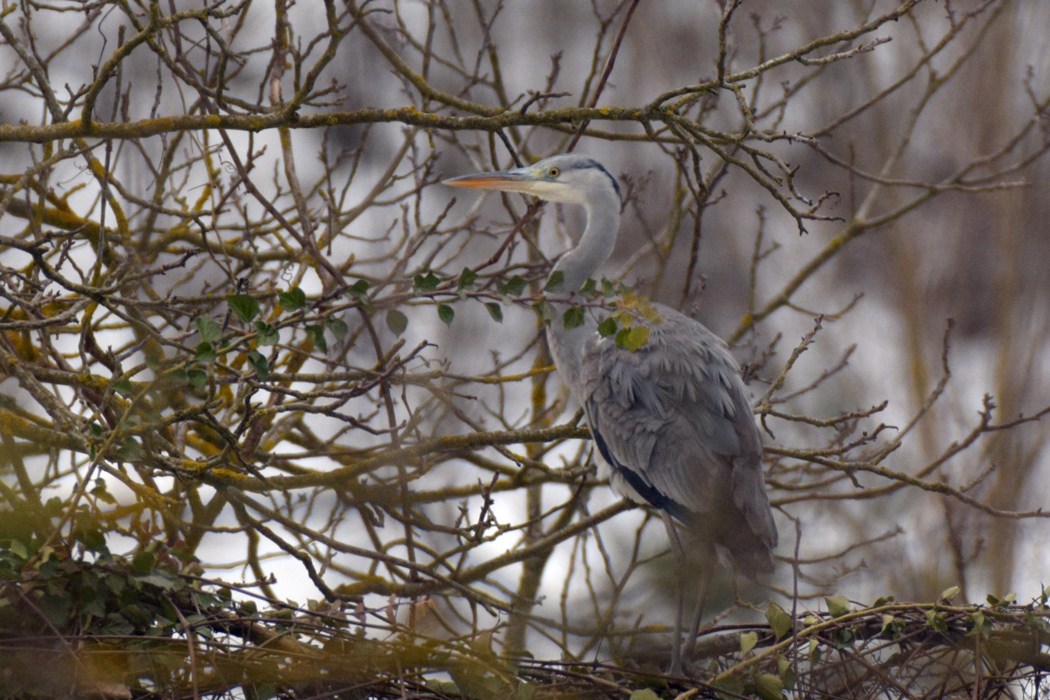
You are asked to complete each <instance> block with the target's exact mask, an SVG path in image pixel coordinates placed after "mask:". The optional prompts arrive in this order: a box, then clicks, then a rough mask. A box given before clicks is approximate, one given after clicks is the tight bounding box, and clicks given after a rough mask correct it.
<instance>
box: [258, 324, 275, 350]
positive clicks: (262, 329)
mask: <svg viewBox="0 0 1050 700" xmlns="http://www.w3.org/2000/svg"><path fill="white" fill-rule="evenodd" d="M255 332H256V336H255V342H257V343H258V344H259V345H277V343H278V342H279V341H280V340H281V335H280V333H279V332H278V330H277V327H276V326H274V325H272V324H270V323H263V322H262V321H256V322H255Z"/></svg>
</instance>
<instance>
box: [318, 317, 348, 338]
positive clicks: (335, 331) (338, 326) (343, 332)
mask: <svg viewBox="0 0 1050 700" xmlns="http://www.w3.org/2000/svg"><path fill="white" fill-rule="evenodd" d="M324 325H325V326H327V327H328V330H330V331H332V335H334V336H335V339H336V340H338V341H339V342H340V343H341V342H343V341H344V340H346V336H347V335H348V334H349V333H350V327H349V326H348V325H346V321H344V320H343V319H341V318H339V317H338V316H325V319H324Z"/></svg>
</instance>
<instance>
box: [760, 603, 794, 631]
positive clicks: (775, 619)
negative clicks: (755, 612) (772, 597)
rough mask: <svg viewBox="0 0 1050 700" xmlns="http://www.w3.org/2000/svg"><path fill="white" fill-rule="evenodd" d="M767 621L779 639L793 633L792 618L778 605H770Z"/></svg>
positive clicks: (767, 609) (767, 611)
mask: <svg viewBox="0 0 1050 700" xmlns="http://www.w3.org/2000/svg"><path fill="white" fill-rule="evenodd" d="M766 619H767V620H768V621H769V626H770V628H771V629H772V630H773V635H774V636H775V637H776V638H777V639H780V638H781V637H783V636H784V635H785V634H787V633H788V632H790V631H791V628H792V623H791V616H790V615H788V614H787V613H786V612H784V608H782V607H780V606H779V605H777V604H776V603H770V604H769V607H768V608H766Z"/></svg>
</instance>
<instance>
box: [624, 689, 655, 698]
mask: <svg viewBox="0 0 1050 700" xmlns="http://www.w3.org/2000/svg"><path fill="white" fill-rule="evenodd" d="M627 700H660V696H659V695H657V694H656V691H654V690H653V689H652V688H642V689H641V690H636V691H634V692H633V693H631V697H630V698H628V699H627Z"/></svg>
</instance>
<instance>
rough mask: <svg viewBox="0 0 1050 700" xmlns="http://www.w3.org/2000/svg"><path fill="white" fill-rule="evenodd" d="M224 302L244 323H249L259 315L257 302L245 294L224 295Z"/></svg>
mask: <svg viewBox="0 0 1050 700" xmlns="http://www.w3.org/2000/svg"><path fill="white" fill-rule="evenodd" d="M226 303H227V304H229V305H230V308H231V309H233V313H235V314H237V318H239V319H241V320H242V321H244V322H245V323H251V322H252V319H254V318H255V317H256V316H258V315H259V302H258V301H257V300H256V299H255V297H252V296H248V295H247V294H231V295H229V296H228V297H226Z"/></svg>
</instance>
